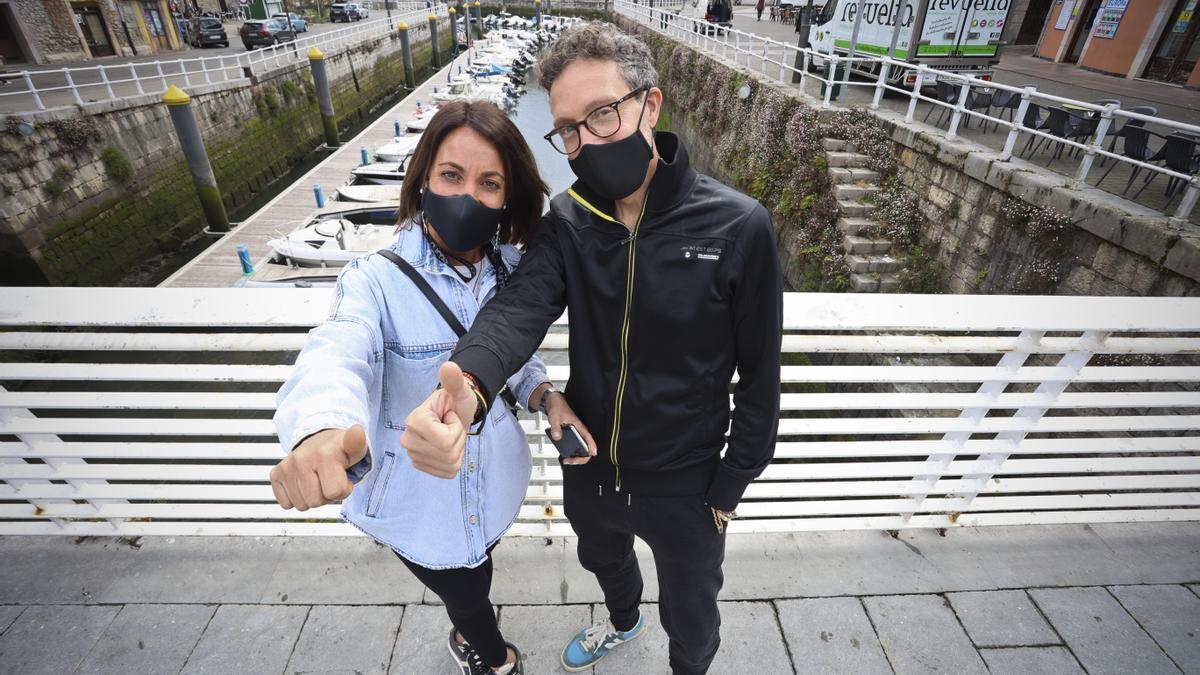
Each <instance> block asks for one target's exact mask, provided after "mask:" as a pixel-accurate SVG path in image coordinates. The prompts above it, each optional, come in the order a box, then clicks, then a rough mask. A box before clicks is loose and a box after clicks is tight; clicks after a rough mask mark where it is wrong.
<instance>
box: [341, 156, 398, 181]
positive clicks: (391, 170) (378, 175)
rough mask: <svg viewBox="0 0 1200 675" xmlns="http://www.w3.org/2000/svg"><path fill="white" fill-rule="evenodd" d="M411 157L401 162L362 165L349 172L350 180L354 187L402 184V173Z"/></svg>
mask: <svg viewBox="0 0 1200 675" xmlns="http://www.w3.org/2000/svg"><path fill="white" fill-rule="evenodd" d="M411 157H412V155H409V156H408V158H405V161H403V162H375V163H374V164H364V165H362V166H360V167H357V168H354V169H351V170H350V177H351V180H352V181H353V182H354V184H355V185H400V184H401V183H403V182H404V171H405V169H407V168H408V159H409V158H411Z"/></svg>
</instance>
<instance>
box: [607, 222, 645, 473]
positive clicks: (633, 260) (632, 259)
mask: <svg viewBox="0 0 1200 675" xmlns="http://www.w3.org/2000/svg"><path fill="white" fill-rule="evenodd" d="M646 201H648V200H643V201H642V212H641V213H639V214H638V219H637V222H636V223H634V225H633V229H632V230H630V231H629V237H628V238H627V239H626V240H625V243H627V244H629V271H628V273H627V276H626V280H625V318H624V320H623V321H622V322H621V370H620V375H619V376H618V378H617V395H616V400H615V401H614V402H613V429H612V434H611V436H610V437H609V442H608V457H609V459H610V460H611V461H612V463H613V468H614V469H616V472H617V484H616V488H617V492H620V491H621V464H620V463H619V462H618V461H617V438H618V437H619V436H620V434H621V408H622V405H623V403H624V398H625V381H626V379H627V376H628V375H629V314H630V310H631V309H632V307H633V273H634V269H635V266H636V264H637V233H638V228H639V227H641V225H642V218H643V217H644V216H645V215H646Z"/></svg>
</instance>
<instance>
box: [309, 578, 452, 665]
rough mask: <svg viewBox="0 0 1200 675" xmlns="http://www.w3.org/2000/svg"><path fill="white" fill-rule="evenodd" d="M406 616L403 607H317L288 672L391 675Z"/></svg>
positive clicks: (310, 616) (310, 614) (313, 609)
mask: <svg viewBox="0 0 1200 675" xmlns="http://www.w3.org/2000/svg"><path fill="white" fill-rule="evenodd" d="M373 578H379V577H373ZM403 614H404V608H403V607H350V606H346V605H320V606H316V607H313V608H312V610H311V611H310V612H309V613H308V619H307V620H306V621H305V622H304V629H303V630H302V631H301V632H300V637H299V639H297V640H296V645H295V649H294V650H293V652H292V656H291V659H289V660H288V664H287V672H291V673H314V672H322V673H330V672H335V671H341V672H353V673H375V674H379V675H383V674H385V673H387V672H388V664H389V662H390V661H391V658H392V649H393V648H394V647H395V643H396V635H397V634H398V633H399V631H400V625H401V618H402V616H403ZM434 644H436V643H434ZM431 646H432V645H431ZM446 656H447V658H448V657H449V655H448V654H446ZM402 670H403V668H402Z"/></svg>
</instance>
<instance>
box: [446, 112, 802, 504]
mask: <svg viewBox="0 0 1200 675" xmlns="http://www.w3.org/2000/svg"><path fill="white" fill-rule="evenodd" d="M655 145H656V146H657V148H658V151H659V155H660V157H661V159H660V160H659V164H658V167H657V168H656V170H655V174H654V178H653V180H652V181H651V183H650V188H649V193H648V196H647V199H646V205H645V208H644V212H643V214H642V216H641V218H640V221H639V222H638V223H637V225H636V227H635V228H634V230H633V232H632V233H631V232H630V230H629V229H628V228H626V227H625V225H623V224H621V223H620V222H618V221H617V220H616V217H615V215H613V214H615V213H616V209H615V208H614V205H613V203H612V202H610V201H607V200H605V199H603V198H600V197H598V196H597V195H595V194H594V193H592V192H590V191H589V190H588V189H587V186H586V185H584V184H582V182H576V183H575V185H574V186H572V187H571V188H570V189H569V190H567V191H566V192H564V193H562V194H559V195H557V196H556V197H555V198H554V199H553V200H552V202H551V208H550V212H549V213H547V214H546V216H545V217H544V218H543V219H542V222H541V223H540V224H539V225H538V228H537V231H536V232H535V234H534V237H533V240H532V242H531V243H530V246H529V250H528V252H527V253H526V254H525V256H524V258H523V259H522V261H521V264H520V265H519V266H518V267H517V269H516V271H515V272H514V274H513V276H512V279H511V281H510V282H509V283H508V285H507V286H506V287H505V288H503V289H501V290H500V292H499V293H498V294H497V295H496V296H495V297H494V298H493V299H492V300H491V301H490V302H488V303H487V304H486V305H484V307H483V309H482V310H480V312H479V314H478V316H476V317H475V321H474V324H473V325H472V326H471V329H470V332H469V333H468V334H467V335H465V336H464V337H463V338H462V339H461V340H460V341H459V343H458V346H457V348H456V349H455V352H454V354H453V356H451V360H453V361H454V362H456V363H457V364H458V365H459V366H461V367H462V369H463V370H464V371H466V372H468V373H471V374H472V375H474V376H475V377H476V379H477V380H478V381H479V383H480V385H481V388H482V389H483V390H484V394H485V396H486V397H487V400H492V397H493V396H494V395H495V393H496V392H497V391H498V390H499V389H500V387H502V386H503V384H504V381H505V380H506V379H507V378H508V377H509V376H510V375H511V374H512V373H514V372H516V371H517V370H518V369H519V368H520V366H521V365H522V364H524V363H525V361H526V360H528V358H529V356H530V355H531V354H532V353H533V352H534V350H536V349H537V347H538V345H539V344H541V341H542V339H543V337H544V336H545V334H546V331H547V329H548V328H549V326H550V325H551V324H552V323H553V322H554V320H555V319H556V318H558V316H559V315H560V314H561V313H562V311H563V310H564V309H565V308H566V307H568V306H569V307H570V350H569V353H570V361H571V375H570V380H569V382H568V384H567V388H566V391H565V394H566V397H567V400H568V401H569V402H570V404H571V407H572V408H574V410H575V412H576V414H578V415H579V418H580V419H581V420H582V421H583V423H584V424H586V425H587V427H588V429H589V430H590V431H591V433H592V436H593V437H594V438H595V439H596V443H597V445H598V446H599V453H598V456H597V457H595V458H593V459H592V461H591V462H589V463H588V464H586V465H583V466H564V467H563V471H564V473H571V472H575V473H576V475H577V476H578V477H579V478H593V479H595V480H596V482H597V483H598V484H600V485H602V486H603V485H609V486H611V487H612V488H613V489H616V490H624V491H628V492H630V493H632V494H645V495H704V497H705V499H706V501H707V503H708V504H709V505H710V506H713V507H715V508H719V509H724V510H732V509H733V508H734V507H735V506H736V505H737V503H738V502H739V501H740V500H741V498H742V494H743V492H745V489H746V486H747V485H748V484H749V483H750V481H752V480H754V479H755V478H756V477H758V475H759V474H760V473H762V471H763V469H764V468H766V466H767V464H768V463H770V461H771V457H772V455H773V454H774V449H775V436H776V430H777V428H778V423H779V377H780V347H781V344H780V343H781V336H782V329H783V325H782V321H783V294H782V277H781V273H780V268H779V258H778V253H777V250H776V247H775V233H774V229H773V227H772V224H771V217H770V214H769V213H768V212H767V210H766V209H765V208H764V207H763V206H762V205H761V204H759V203H758V202H757V201H755V200H753V199H751V198H750V197H747V196H746V195H743V194H742V193H740V192H738V191H736V190H734V189H732V188H730V187H728V186H726V185H723V184H722V183H720V182H719V181H717V180H714V179H712V178H710V177H708V176H705V175H702V174H699V173H697V172H696V171H695V170H694V169H692V168H691V166H690V165H689V163H688V156H687V151H686V150H685V149H684V147H683V144H682V143H681V142H680V140H679V139H678V137H677V136H675V135H674V134H671V133H667V132H661V131H660V132H657V133H656V134H655ZM735 368H736V369H737V372H738V374H739V377H740V379H739V381H738V384H737V386H736V388H735V389H734V393H733V403H734V408H735V410H734V412H733V424H732V427H730V426H729V423H730V412H729V385H730V381H731V379H732V377H733V374H734V369H735ZM726 429H729V444H728V450H727V451H726V453H725V455H724V457H721V450H722V449H723V448H725V431H726ZM564 479H566V480H571V479H572V477H571V476H564Z"/></svg>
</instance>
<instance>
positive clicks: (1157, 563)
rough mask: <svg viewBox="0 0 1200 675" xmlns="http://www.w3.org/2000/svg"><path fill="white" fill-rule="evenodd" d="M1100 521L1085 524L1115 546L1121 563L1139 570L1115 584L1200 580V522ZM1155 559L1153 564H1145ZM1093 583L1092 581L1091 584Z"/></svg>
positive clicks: (1110, 544)
mask: <svg viewBox="0 0 1200 675" xmlns="http://www.w3.org/2000/svg"><path fill="white" fill-rule="evenodd" d="M1146 525H1147V523H1096V524H1094V525H1083V526H1082V527H1083V528H1084V529H1087V530H1090V531H1092V532H1094V533H1095V534H1096V535H1097V536H1099V538H1100V539H1101V540H1102V541H1104V542H1105V543H1106V544H1107V545H1108V546H1110V547H1112V548H1113V550H1115V551H1116V552H1117V555H1118V556H1119V557H1120V559H1121V562H1122V563H1123V564H1125V565H1126V566H1128V567H1129V569H1130V571H1131V572H1134V573H1136V576H1135V575H1133V574H1131V575H1130V576H1134V578H1131V579H1129V580H1127V581H1116V582H1113V583H1114V584H1139V583H1140V584H1170V583H1177V582H1178V581H1179V580H1180V579H1187V580H1188V581H1193V580H1196V579H1200V536H1197V528H1198V527H1200V523H1195V522H1168V523H1155V527H1154V528H1153V529H1151V528H1147V527H1146ZM1145 560H1153V561H1154V564H1153V565H1146V564H1143V561H1145ZM1089 585H1090V584H1089Z"/></svg>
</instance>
